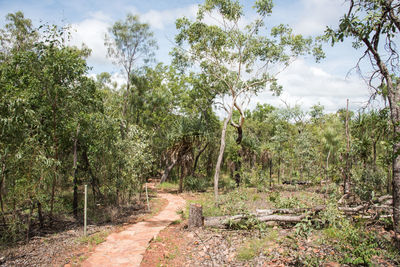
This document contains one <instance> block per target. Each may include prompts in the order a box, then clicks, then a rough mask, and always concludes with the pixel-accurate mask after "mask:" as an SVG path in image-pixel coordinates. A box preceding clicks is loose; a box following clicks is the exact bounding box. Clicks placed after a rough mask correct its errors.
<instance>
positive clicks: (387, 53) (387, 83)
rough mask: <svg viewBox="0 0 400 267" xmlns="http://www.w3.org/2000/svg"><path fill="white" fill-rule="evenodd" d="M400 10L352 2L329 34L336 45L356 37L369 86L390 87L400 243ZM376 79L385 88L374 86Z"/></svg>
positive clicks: (393, 3)
mask: <svg viewBox="0 0 400 267" xmlns="http://www.w3.org/2000/svg"><path fill="white" fill-rule="evenodd" d="M399 8H400V3H399V1H398V0H350V1H349V9H348V12H347V14H345V15H344V16H343V17H342V18H341V19H340V21H339V28H338V29H336V30H334V29H332V28H328V29H327V30H326V33H325V38H327V39H328V40H331V42H332V45H334V44H335V43H336V42H341V41H343V40H344V39H345V38H352V39H353V40H354V42H353V47H354V48H356V49H364V54H363V56H362V57H361V59H360V61H361V60H362V59H366V60H368V61H369V62H370V64H371V67H372V68H373V74H372V75H370V76H369V85H370V86H371V87H372V88H374V89H375V92H376V93H382V92H380V90H381V89H382V88H386V92H385V94H387V99H388V102H389V107H390V115H391V116H390V117H391V121H392V124H393V133H394V137H393V138H394V145H393V220H394V230H395V233H396V239H397V240H400V139H399V138H400V106H399V104H398V103H399V102H400V83H399V82H398V80H397V77H399V74H400V73H399V60H398V52H399V51H398V48H397V46H396V45H395V40H396V38H398V34H399V32H400V19H399V11H400V10H399ZM359 66H360V65H359V63H358V64H357V67H359ZM376 80H377V82H378V83H381V84H383V86H379V87H377V86H374V85H376V82H375V81H376Z"/></svg>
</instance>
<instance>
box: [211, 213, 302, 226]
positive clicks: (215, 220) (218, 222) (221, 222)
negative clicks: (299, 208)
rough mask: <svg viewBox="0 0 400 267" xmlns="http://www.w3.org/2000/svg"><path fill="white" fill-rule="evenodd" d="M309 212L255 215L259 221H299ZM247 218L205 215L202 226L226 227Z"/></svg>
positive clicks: (245, 216) (242, 216) (243, 216)
mask: <svg viewBox="0 0 400 267" xmlns="http://www.w3.org/2000/svg"><path fill="white" fill-rule="evenodd" d="M307 215H309V213H306V214H302V215H294V216H288V215H261V216H256V218H257V220H259V221H260V222H288V223H292V222H301V220H303V219H304V218H305V217H306V216H307ZM245 218H248V216H247V215H235V216H219V217H207V218H205V219H204V226H208V227H216V228H226V227H227V226H228V225H229V222H234V221H239V220H240V219H245Z"/></svg>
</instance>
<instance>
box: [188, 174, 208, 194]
mask: <svg viewBox="0 0 400 267" xmlns="http://www.w3.org/2000/svg"><path fill="white" fill-rule="evenodd" d="M208 186H209V183H208V181H207V179H205V178H204V177H193V176H188V177H186V178H185V181H184V184H183V188H184V190H187V191H198V192H205V191H206V190H207V187H208Z"/></svg>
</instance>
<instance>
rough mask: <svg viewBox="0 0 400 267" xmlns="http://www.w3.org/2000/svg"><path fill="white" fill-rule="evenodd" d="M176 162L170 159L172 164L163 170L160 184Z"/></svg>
mask: <svg viewBox="0 0 400 267" xmlns="http://www.w3.org/2000/svg"><path fill="white" fill-rule="evenodd" d="M177 162H178V159H177V158H176V159H172V163H171V165H169V166H167V168H165V170H164V173H163V175H162V176H161V180H160V184H161V183H164V182H165V181H166V180H167V178H168V175H169V173H170V172H171V170H172V168H174V166H175V165H176V163H177Z"/></svg>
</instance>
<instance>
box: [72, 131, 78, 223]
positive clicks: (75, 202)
mask: <svg viewBox="0 0 400 267" xmlns="http://www.w3.org/2000/svg"><path fill="white" fill-rule="evenodd" d="M78 135H79V124H78V126H77V127H76V135H75V140H74V163H73V171H72V177H73V180H74V199H73V202H72V210H73V212H74V216H75V218H78V177H77V175H76V173H77V170H78V153H77V146H78Z"/></svg>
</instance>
